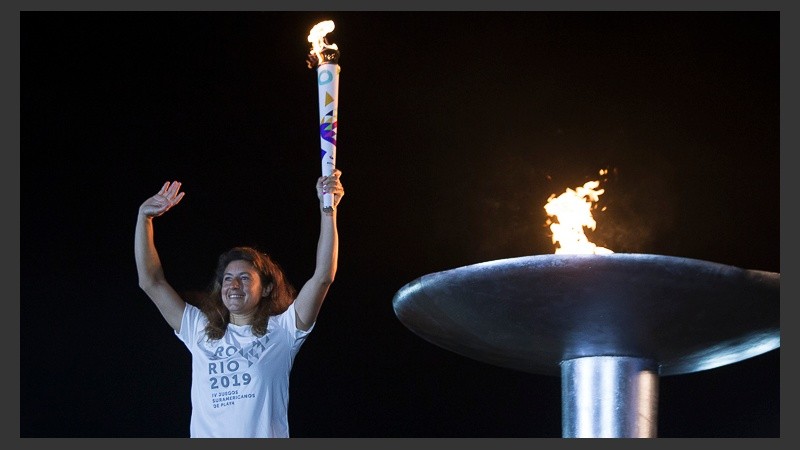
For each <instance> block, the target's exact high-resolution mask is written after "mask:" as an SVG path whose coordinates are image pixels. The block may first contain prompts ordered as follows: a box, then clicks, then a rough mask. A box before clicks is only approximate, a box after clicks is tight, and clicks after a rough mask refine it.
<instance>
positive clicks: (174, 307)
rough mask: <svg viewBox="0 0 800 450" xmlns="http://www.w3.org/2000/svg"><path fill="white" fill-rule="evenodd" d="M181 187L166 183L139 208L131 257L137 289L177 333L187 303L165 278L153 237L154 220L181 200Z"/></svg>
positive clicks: (182, 194) (176, 184) (178, 184)
mask: <svg viewBox="0 0 800 450" xmlns="http://www.w3.org/2000/svg"><path fill="white" fill-rule="evenodd" d="M180 188H181V183H179V182H177V181H175V182H173V183H170V182H166V183H164V186H163V187H162V188H161V190H160V191H158V193H157V194H156V195H154V196H152V197H150V198H149V199H147V200H145V202H144V203H142V205H141V206H140V207H139V216H138V218H137V220H136V234H135V242H134V255H135V256H136V271H137V272H138V274H139V287H140V288H142V290H143V291H144V292H145V293H146V294H147V296H148V297H150V299H151V300H152V301H153V303H155V305H156V307H158V310H159V311H160V312H161V315H162V316H164V319H165V320H166V321H167V323H168V324H169V325H170V326H171V327H172V328H173V329H174V330H175V331H179V330H180V327H181V319H182V318H183V310H184V308H185V306H186V303H185V302H184V301H183V299H182V298H181V296H180V295H178V293H177V292H176V291H175V289H173V288H172V286H170V284H169V283H168V282H167V280H166V278H165V277H164V269H163V267H162V266H161V259H160V258H159V256H158V251H156V246H155V239H154V235H153V219H154V218H156V217H158V216H160V215H162V214H164V213H165V212H167V211H168V210H169V209H170V208H172V207H173V206H175V205H177V204H178V203H179V202H180V201H181V199H183V196H184V194H185V193H184V192H180Z"/></svg>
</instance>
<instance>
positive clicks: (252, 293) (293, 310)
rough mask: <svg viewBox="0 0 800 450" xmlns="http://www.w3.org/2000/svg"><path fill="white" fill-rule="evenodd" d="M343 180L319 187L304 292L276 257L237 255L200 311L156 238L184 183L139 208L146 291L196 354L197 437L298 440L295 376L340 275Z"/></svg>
mask: <svg viewBox="0 0 800 450" xmlns="http://www.w3.org/2000/svg"><path fill="white" fill-rule="evenodd" d="M340 176H341V171H339V170H336V171H334V173H333V174H332V175H330V176H327V177H320V178H319V179H318V180H317V197H318V199H319V205H320V206H319V208H320V234H319V240H318V242H317V255H316V268H315V270H314V274H313V275H312V276H311V278H310V279H309V280H308V281H306V282H305V284H303V286H302V288H301V289H300V291H299V292H297V291H296V290H295V289H294V287H292V286H291V284H289V282H288V281H287V280H286V277H285V276H284V273H283V270H282V269H281V267H280V266H279V265H278V264H277V263H276V262H275V261H273V260H272V258H270V256H268V255H267V254H265V253H262V252H259V251H258V250H256V249H254V248H252V247H235V248H233V249H230V250H228V251H227V252H225V253H223V254H222V255H220V257H219V260H218V264H217V268H216V271H215V273H214V281H213V283H212V288H211V290H210V292H209V293H208V295H207V296H206V297H205V298H204V299H203V300H202V302H201V303H200V305H199V306H198V307H195V306H193V305H191V304H189V303H186V302H185V301H184V300H183V298H181V296H180V295H179V294H178V293H177V292H176V291H175V289H173V287H172V286H171V285H170V284H169V283H168V282H167V280H166V279H165V277H164V271H163V268H162V266H161V260H160V258H159V255H158V252H157V251H156V247H155V241H154V237H153V219H154V218H156V217H159V216H161V215H162V214H164V213H165V212H167V211H168V210H169V209H170V208H172V207H173V206H175V205H177V204H178V203H180V201H181V200H182V199H183V197H184V194H185V193H184V192H181V183H180V182H178V181H173V182H171V183H170V182H166V183H164V185H163V186H162V187H161V190H159V191H158V193H157V194H155V195H154V196H152V197H150V198H149V199H147V200H145V202H144V203H142V205H141V206H140V207H139V216H138V220H137V222H136V235H135V256H136V269H137V271H138V274H139V287H141V288H142V290H144V292H145V293H146V294H147V295H148V297H150V299H151V300H152V301H153V303H155V305H156V307H157V308H158V310H159V311H160V312H161V315H162V316H163V317H164V319H165V320H166V321H167V323H168V324H169V325H170V326H171V327H172V328H173V329H174V330H175V334H176V336H178V338H179V339H180V340H181V341H182V342H183V343H184V344H185V345H186V347H187V348H188V349H189V351H190V352H191V354H192V388H191V399H192V417H191V424H190V436H191V437H242V438H244V437H289V421H288V406H289V405H288V404H289V373H290V371H291V369H292V364H293V361H294V357H295V355H297V352H298V351H299V349H300V346H301V345H302V344H303V342H304V341H305V339H306V337H307V336H308V334H309V333H310V332H311V330H312V328H313V327H314V324H315V322H316V320H317V315H318V314H319V310H320V307H321V306H322V302H323V301H324V300H325V295H326V294H327V293H328V289H329V288H330V285H331V283H333V280H334V276H335V275H336V269H337V260H338V248H339V235H338V230H337V226H336V216H337V211H338V208H337V206H338V204H339V201H341V199H342V197H343V196H344V188H343V187H342V184H341V182H340V180H339V177H340ZM325 193H332V194H333V199H334V200H333V206H334V208H333V210H332V211H324V210H323V201H322V199H323V195H324V194H325Z"/></svg>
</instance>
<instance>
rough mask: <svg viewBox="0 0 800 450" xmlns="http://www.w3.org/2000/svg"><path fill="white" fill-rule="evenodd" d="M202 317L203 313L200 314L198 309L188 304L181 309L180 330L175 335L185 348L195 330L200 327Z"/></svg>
mask: <svg viewBox="0 0 800 450" xmlns="http://www.w3.org/2000/svg"><path fill="white" fill-rule="evenodd" d="M202 316H203V313H202V312H200V309H199V308H198V307H196V306H194V305H191V304H189V303H187V304H186V307H184V309H183V317H182V318H181V329H180V330H179V331H176V332H175V335H176V336H178V339H180V340H181V341H182V342H183V343H184V344H186V346H187V347H188V346H189V344H190V343H191V342H192V336H194V335H195V333H196V332H197V328H198V327H199V326H200V321H201V318H202Z"/></svg>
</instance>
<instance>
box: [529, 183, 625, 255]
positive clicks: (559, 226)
mask: <svg viewBox="0 0 800 450" xmlns="http://www.w3.org/2000/svg"><path fill="white" fill-rule="evenodd" d="M600 173H601V174H602V173H604V171H601V172H600ZM598 186H600V182H599V181H587V182H586V183H584V185H583V186H578V187H576V188H575V189H570V188H567V190H566V191H564V193H563V194H561V195H559V196H558V197H556V195H555V194H552V195H550V198H548V199H547V204H546V205H545V206H544V209H545V211H546V212H547V215H548V216H550V217H557V218H558V222H553V221H552V220H550V219H547V223H548V224H549V225H550V231H552V232H553V244H557V245H558V246H557V247H556V253H564V254H609V253H614V252H613V251H612V250H609V249H607V248H605V247H598V246H597V245H595V244H593V243H592V242H590V241H589V238H587V237H586V234H585V233H584V227H586V228H589V229H590V230H594V229H595V228H596V227H597V222H596V221H595V220H594V217H592V209H593V204H594V203H595V202H597V200H598V199H599V197H600V195H602V194H603V192H605V190H604V189H597V188H598Z"/></svg>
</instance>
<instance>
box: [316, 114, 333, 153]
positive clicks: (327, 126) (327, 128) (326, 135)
mask: <svg viewBox="0 0 800 450" xmlns="http://www.w3.org/2000/svg"><path fill="white" fill-rule="evenodd" d="M319 137H321V138H322V139H325V140H326V141H328V142H330V143H331V144H333V145H336V119H335V118H334V117H333V112H330V113H328V115H327V116H325V118H324V119H323V120H322V123H320V125H319Z"/></svg>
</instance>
